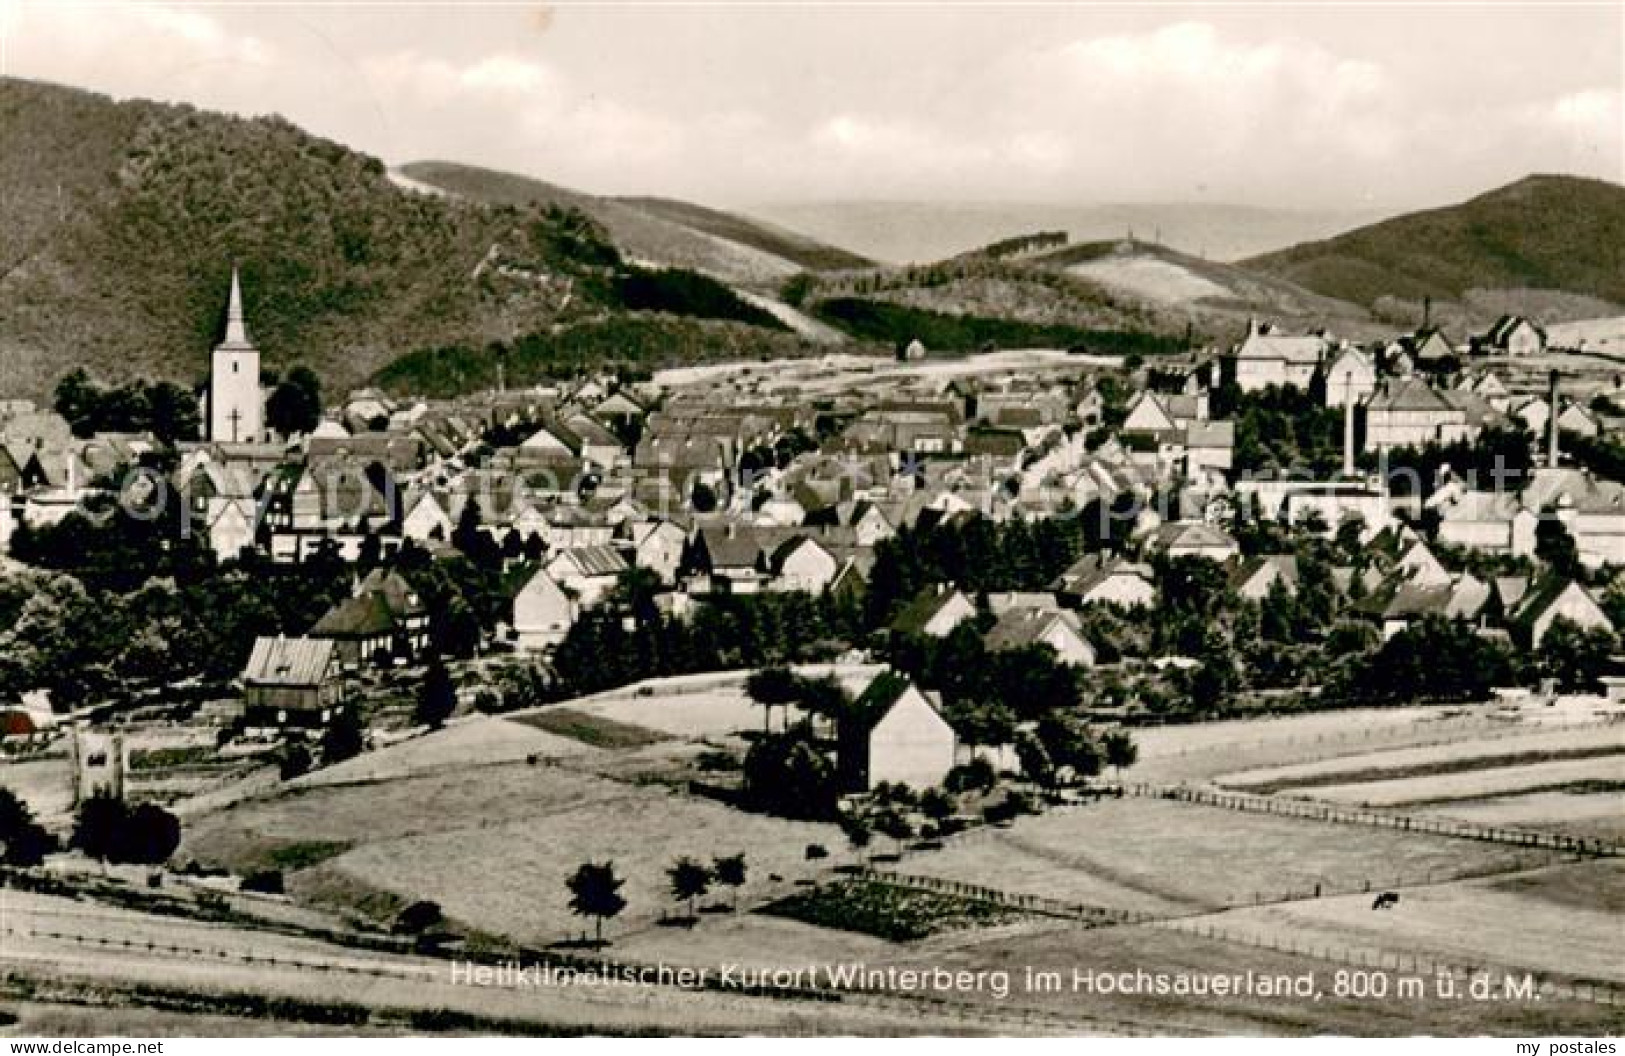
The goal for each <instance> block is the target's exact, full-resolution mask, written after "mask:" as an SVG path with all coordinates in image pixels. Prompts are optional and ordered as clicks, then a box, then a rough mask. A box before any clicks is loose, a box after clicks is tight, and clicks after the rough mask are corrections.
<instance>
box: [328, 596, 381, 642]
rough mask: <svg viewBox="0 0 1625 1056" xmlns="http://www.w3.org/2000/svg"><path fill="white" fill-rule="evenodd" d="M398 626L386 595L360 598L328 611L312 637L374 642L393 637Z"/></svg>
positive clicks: (354, 598) (346, 599)
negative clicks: (365, 639) (376, 639)
mask: <svg viewBox="0 0 1625 1056" xmlns="http://www.w3.org/2000/svg"><path fill="white" fill-rule="evenodd" d="M397 626H398V624H397V622H396V620H395V613H394V612H392V611H391V610H390V607H389V602H388V601H386V600H385V598H384V596H383V595H382V594H358V595H356V596H355V597H353V598H345V599H344V600H343V601H341V602H339V603H338V604H337V605H334V606H333V607H332V608H331V609H328V610H327V612H326V613H325V614H324V615H323V616H322V618H321V619H319V620H317V621H316V626H314V627H312V628H311V629H310V634H311V637H313V638H374V637H377V636H379V635H384V634H393V633H394V632H395V629H396V627H397Z"/></svg>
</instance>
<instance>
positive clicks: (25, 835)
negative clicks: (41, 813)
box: [0, 787, 56, 868]
mask: <svg viewBox="0 0 1625 1056" xmlns="http://www.w3.org/2000/svg"><path fill="white" fill-rule="evenodd" d="M54 850H56V837H54V836H52V835H51V834H50V833H49V832H47V831H46V829H45V827H44V826H43V825H41V824H40V823H39V822H37V821H35V820H34V812H33V811H32V810H30V809H29V807H28V804H27V803H24V802H23V801H22V800H21V799H19V798H18V797H17V795H16V794H15V793H14V792H12V791H11V789H9V788H4V787H0V862H3V863H4V864H6V865H12V866H19V867H23V868H27V867H30V866H35V865H39V864H40V862H42V861H44V860H45V856H46V855H47V854H50V853H51V852H52V851H54Z"/></svg>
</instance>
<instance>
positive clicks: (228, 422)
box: [209, 267, 265, 443]
mask: <svg viewBox="0 0 1625 1056" xmlns="http://www.w3.org/2000/svg"><path fill="white" fill-rule="evenodd" d="M264 435H265V401H264V398H263V396H262V394H261V393H260V354H259V350H258V349H256V348H255V347H254V345H253V344H252V343H251V342H250V341H249V339H248V324H247V323H246V322H245V321H244V319H243V287H242V282H241V281H240V280H239V279H238V277H237V269H236V267H233V268H232V269H231V299H230V300H229V301H227V303H226V336H225V338H224V339H223V340H222V341H221V342H220V344H218V345H216V346H215V349H214V355H213V356H212V357H210V364H209V439H211V440H224V441H228V442H231V443H259V442H260V441H261V440H262V439H264Z"/></svg>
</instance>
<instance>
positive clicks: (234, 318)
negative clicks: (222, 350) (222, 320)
mask: <svg viewBox="0 0 1625 1056" xmlns="http://www.w3.org/2000/svg"><path fill="white" fill-rule="evenodd" d="M221 343H222V344H225V345H247V344H248V325H247V324H246V323H244V322H243V288H242V284H241V283H239V282H238V281H237V265H235V264H233V265H232V266H231V300H230V302H229V303H228V304H227V305H226V339H225V340H224V341H223V342H221Z"/></svg>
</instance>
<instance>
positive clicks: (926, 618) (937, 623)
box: [891, 583, 976, 638]
mask: <svg viewBox="0 0 1625 1056" xmlns="http://www.w3.org/2000/svg"><path fill="white" fill-rule="evenodd" d="M975 617H976V606H975V605H973V604H971V600H970V599H969V598H967V597H965V595H964V594H962V593H961V592H959V591H958V590H955V589H953V588H952V587H949V586H946V585H945V584H941V583H939V584H937V585H936V586H935V587H927V588H926V589H925V590H924V591H922V592H921V593H920V596H919V597H917V598H915V599H914V600H913V601H912V602H910V603H909V605H908V607H906V608H905V609H903V611H902V612H900V613H898V614H897V618H896V619H894V620H892V624H891V629H892V631H894V632H895V633H897V634H924V635H929V636H931V637H932V638H946V637H948V635H949V634H950V633H952V631H953V629H954V628H955V627H958V626H959V625H960V624H961V623H964V622H965V621H966V620H970V619H974V618H975Z"/></svg>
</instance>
